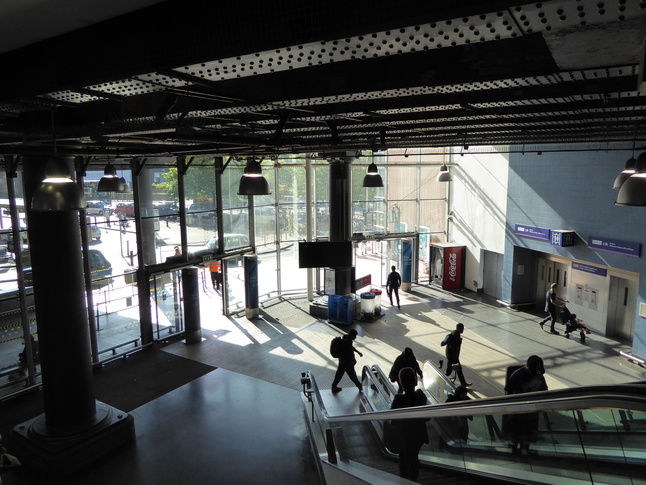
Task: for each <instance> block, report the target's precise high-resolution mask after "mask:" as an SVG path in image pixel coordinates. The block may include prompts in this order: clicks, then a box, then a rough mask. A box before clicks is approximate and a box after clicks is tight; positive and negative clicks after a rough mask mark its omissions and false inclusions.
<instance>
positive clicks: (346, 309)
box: [328, 295, 354, 325]
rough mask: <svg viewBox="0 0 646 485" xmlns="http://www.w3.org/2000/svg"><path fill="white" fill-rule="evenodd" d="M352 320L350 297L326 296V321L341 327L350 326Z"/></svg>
mask: <svg viewBox="0 0 646 485" xmlns="http://www.w3.org/2000/svg"><path fill="white" fill-rule="evenodd" d="M353 320H354V314H353V303H352V297H351V296H342V295H329V296H328V321H329V322H330V323H338V324H341V325H350V324H351V323H352V321H353Z"/></svg>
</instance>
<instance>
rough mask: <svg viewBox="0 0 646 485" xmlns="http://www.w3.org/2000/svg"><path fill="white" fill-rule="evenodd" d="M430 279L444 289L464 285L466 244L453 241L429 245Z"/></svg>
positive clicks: (458, 287)
mask: <svg viewBox="0 0 646 485" xmlns="http://www.w3.org/2000/svg"><path fill="white" fill-rule="evenodd" d="M430 250H431V255H430V256H431V257H430V261H431V265H430V281H431V283H435V284H436V285H440V286H441V287H442V289H444V290H457V289H460V288H462V286H463V285H464V257H465V253H466V246H460V245H456V244H454V243H433V244H431V245H430Z"/></svg>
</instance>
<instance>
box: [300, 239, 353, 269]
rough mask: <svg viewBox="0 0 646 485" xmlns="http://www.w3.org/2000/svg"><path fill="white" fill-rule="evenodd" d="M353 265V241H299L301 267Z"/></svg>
mask: <svg viewBox="0 0 646 485" xmlns="http://www.w3.org/2000/svg"><path fill="white" fill-rule="evenodd" d="M351 266H352V242H351V241H335V242H332V241H321V242H299V243H298V267H299V268H344V267H345V268H349V267H351Z"/></svg>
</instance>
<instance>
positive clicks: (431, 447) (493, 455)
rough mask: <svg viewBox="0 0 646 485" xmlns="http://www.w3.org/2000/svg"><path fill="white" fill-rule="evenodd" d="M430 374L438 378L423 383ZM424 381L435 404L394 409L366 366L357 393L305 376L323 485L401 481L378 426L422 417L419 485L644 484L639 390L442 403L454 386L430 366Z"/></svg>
mask: <svg viewBox="0 0 646 485" xmlns="http://www.w3.org/2000/svg"><path fill="white" fill-rule="evenodd" d="M434 370H435V371H436V372H437V373H438V374H440V375H441V377H440V376H438V378H437V379H433V378H429V379H428V380H427V375H432V373H433V372H434ZM424 375H425V379H424V387H425V388H426V389H425V392H426V393H427V397H428V398H429V402H430V403H432V404H429V405H428V406H423V407H417V408H409V409H397V410H390V403H391V402H392V397H393V396H394V393H395V389H394V388H393V386H392V384H391V383H390V382H389V381H388V379H387V378H386V377H385V375H384V373H383V372H382V371H381V369H379V368H378V367H377V366H373V367H372V368H369V367H367V366H366V367H364V368H363V371H362V385H363V392H362V393H357V392H356V389H348V390H347V392H345V393H343V392H341V393H338V394H336V395H333V394H332V393H331V391H329V390H326V389H319V388H318V386H317V384H316V380H315V377H314V376H313V375H311V374H310V373H303V374H302V379H301V380H302V383H303V402H304V409H305V415H306V419H307V422H308V425H309V426H310V431H311V432H310V436H311V438H312V445H313V447H314V450H315V453H316V454H317V455H318V456H319V466H320V471H321V475H322V476H323V477H324V478H325V480H326V482H327V483H338V482H339V481H342V482H343V483H384V484H387V483H402V481H401V479H400V478H399V477H398V462H397V455H395V454H393V453H391V452H390V451H389V450H388V449H387V448H385V446H384V445H383V423H384V421H385V420H388V419H410V418H424V419H427V420H428V421H427V427H428V435H429V443H428V444H425V445H424V446H423V447H422V450H421V452H420V461H421V463H422V468H423V469H422V470H421V471H420V476H419V478H418V482H419V483H465V481H466V482H467V483H474V484H475V483H500V482H509V483H531V484H536V483H549V484H584V483H586V484H589V483H593V484H617V485H619V484H621V485H624V484H631V485H632V484H644V485H646V392H645V391H646V387H645V386H643V385H642V384H632V385H617V386H595V387H584V388H577V389H563V390H556V391H545V392H536V393H527V394H520V395H510V396H500V397H491V398H485V399H479V400H471V401H460V402H453V403H444V402H443V397H442V396H443V395H445V393H446V392H447V391H450V389H451V387H452V385H451V383H450V381H448V380H447V379H446V377H445V376H443V374H442V373H441V372H439V371H437V370H436V369H435V368H434V367H433V366H432V365H430V364H428V363H427V364H425V366H424ZM442 379H443V380H442ZM427 381H428V382H427ZM429 382H431V383H435V384H434V385H428V383H429ZM438 382H439V385H438ZM442 388H444V389H442ZM527 422H530V423H532V424H531V426H530V427H529V428H527V425H526V424H524V423H527ZM519 423H520V424H519ZM464 424H466V425H467V426H468V431H467V433H466V436H465V434H464V433H460V426H461V425H464ZM523 425H524V426H525V428H522V429H523V430H524V431H525V432H526V433H531V436H530V435H529V434H528V436H527V439H528V440H529V441H530V443H529V448H528V449H526V450H525V449H522V448H514V447H511V446H510V443H511V441H510V437H511V432H512V430H514V429H516V430H517V429H520V428H519V426H523ZM528 430H529V431H528ZM463 431H464V430H463ZM465 437H466V439H464V438H465ZM404 483H405V482H404Z"/></svg>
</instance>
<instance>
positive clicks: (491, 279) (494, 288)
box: [482, 251, 504, 300]
mask: <svg viewBox="0 0 646 485" xmlns="http://www.w3.org/2000/svg"><path fill="white" fill-rule="evenodd" d="M503 262H504V257H503V255H502V254H499V253H494V252H491V251H485V252H484V267H483V272H484V281H483V285H482V291H483V292H484V293H485V294H486V295H490V296H493V297H496V298H497V299H499V300H500V299H501V298H502V272H503Z"/></svg>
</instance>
